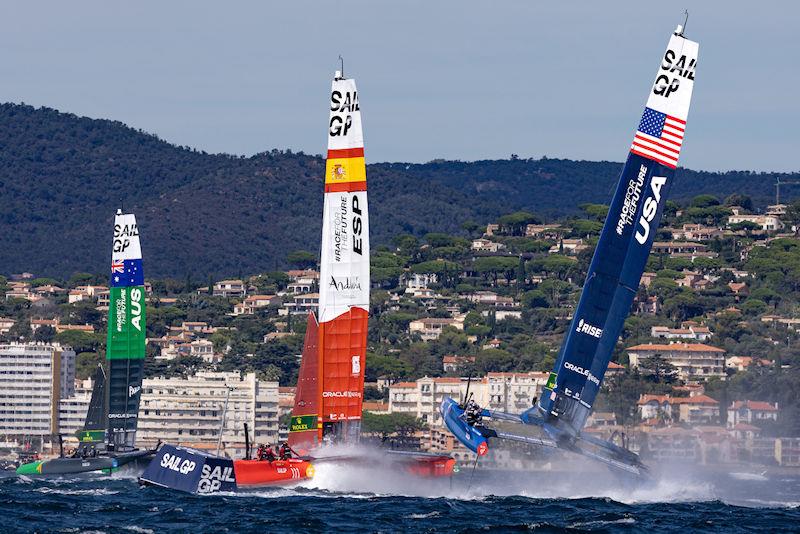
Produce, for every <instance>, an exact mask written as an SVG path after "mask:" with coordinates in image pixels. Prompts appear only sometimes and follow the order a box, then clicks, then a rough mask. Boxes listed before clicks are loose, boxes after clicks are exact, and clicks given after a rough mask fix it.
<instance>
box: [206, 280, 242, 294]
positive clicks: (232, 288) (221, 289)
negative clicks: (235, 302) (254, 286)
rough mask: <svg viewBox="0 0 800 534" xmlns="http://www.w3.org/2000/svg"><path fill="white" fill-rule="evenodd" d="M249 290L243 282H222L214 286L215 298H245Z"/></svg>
mask: <svg viewBox="0 0 800 534" xmlns="http://www.w3.org/2000/svg"><path fill="white" fill-rule="evenodd" d="M245 293H247V288H246V287H245V285H244V282H242V281H241V280H221V281H219V282H217V283H215V284H214V296H215V297H243V296H244V295H245Z"/></svg>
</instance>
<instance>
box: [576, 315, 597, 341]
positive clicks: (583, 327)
mask: <svg viewBox="0 0 800 534" xmlns="http://www.w3.org/2000/svg"><path fill="white" fill-rule="evenodd" d="M575 331H576V332H580V333H581V334H586V335H588V336H592V337H596V338H597V339H600V336H602V335H603V329H602V328H600V327H597V326H593V325H590V324H589V323H587V322H586V321H584V320H583V319H581V320H580V321H578V327H577V328H575Z"/></svg>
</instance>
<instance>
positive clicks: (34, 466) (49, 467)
mask: <svg viewBox="0 0 800 534" xmlns="http://www.w3.org/2000/svg"><path fill="white" fill-rule="evenodd" d="M152 456H153V451H134V452H129V453H122V454H118V455H114V456H101V457H98V458H53V459H52V460H39V461H36V462H29V463H26V464H22V465H21V466H19V467H18V468H17V474H18V475H70V474H78V473H90V472H93V471H108V470H112V469H118V468H120V467H122V466H125V465H128V464H131V463H133V462H137V461H142V462H146V461H148V460H149V459H150V458H152Z"/></svg>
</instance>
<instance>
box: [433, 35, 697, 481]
mask: <svg viewBox="0 0 800 534" xmlns="http://www.w3.org/2000/svg"><path fill="white" fill-rule="evenodd" d="M683 28H684V27H683V26H678V28H677V30H676V31H675V33H674V34H673V35H672V37H671V38H670V40H669V45H668V46H667V51H666V52H665V53H664V56H663V58H662V60H661V64H660V65H659V69H658V73H657V75H656V79H655V82H654V84H653V86H652V89H651V91H650V96H649V98H648V100H647V106H646V107H645V110H644V114H643V115H642V119H641V121H640V122H639V127H638V129H637V131H636V134H635V136H634V139H633V143H632V144H631V147H630V151H629V154H628V159H627V161H626V163H625V166H624V167H623V169H622V175H621V176H620V179H619V183H618V184H617V189H616V192H615V193H614V198H613V200H612V202H611V207H610V209H609V211H608V216H607V218H606V221H605V224H604V226H603V230H602V233H601V235H600V240H599V241H598V243H597V248H596V250H595V253H594V256H593V258H592V262H591V265H590V266H589V271H588V275H587V277H586V282H585V283H584V286H583V292H582V293H581V297H580V301H579V303H578V307H577V308H576V309H575V314H574V316H573V319H572V324H571V326H570V329H569V331H568V333H567V335H566V338H565V339H564V342H563V344H562V347H561V352H560V354H559V357H558V361H557V362H556V365H555V369H554V370H553V372H552V373H550V377H549V379H548V381H547V385H546V386H545V388H544V390H543V392H542V396H541V399H540V400H539V401H538V403H537V404H536V405H534V406H533V407H532V408H530V409H529V410H527V411H525V412H523V413H521V414H509V413H503V412H497V411H493V410H488V409H481V408H479V407H478V406H476V405H475V403H474V402H471V401H469V399H465V402H464V403H463V404H460V403H458V402H457V401H455V400H453V399H451V398H445V399H444V401H443V402H442V405H441V413H442V417H443V419H444V421H445V424H446V425H447V427H448V428H449V429H450V431H451V432H452V433H453V434H454V435H455V436H456V438H458V440H459V441H460V442H461V443H463V444H464V445H465V446H466V447H467V448H468V449H470V450H472V451H473V452H476V453H477V454H478V455H483V454H486V452H487V451H488V449H489V445H488V440H489V439H490V438H496V439H507V440H511V441H517V442H523V443H528V444H531V445H535V446H542V447H552V448H559V449H564V450H567V451H571V452H574V453H577V454H581V455H584V456H588V457H590V458H593V459H596V460H599V461H601V462H604V463H606V464H608V465H610V466H612V467H615V468H618V469H621V470H623V471H627V472H631V473H634V474H639V475H641V474H644V473H646V467H645V466H644V464H643V463H642V462H641V461H640V459H639V457H638V455H636V454H634V453H633V452H631V451H629V450H627V449H626V448H623V447H620V446H618V445H616V444H614V443H611V442H607V441H604V440H601V439H598V438H595V437H593V436H588V435H585V434H583V433H582V432H581V431H582V429H583V427H584V425H585V423H586V419H587V418H588V417H589V414H590V413H591V410H592V405H593V404H594V401H595V398H596V397H597V393H598V392H599V390H600V386H601V384H602V383H603V376H604V375H605V372H606V369H607V368H608V364H609V361H610V360H611V355H612V352H613V350H614V345H615V344H616V342H617V339H618V338H619V335H620V333H621V331H622V327H623V323H624V321H625V318H626V317H627V316H628V312H629V310H630V308H631V304H632V302H633V298H634V296H635V295H636V291H637V289H638V287H639V281H640V279H641V276H642V272H643V271H644V268H645V264H646V263H647V258H648V256H649V254H650V249H651V247H652V244H653V238H654V236H655V233H656V228H657V227H658V223H659V221H660V220H661V214H662V212H663V210H664V204H665V203H666V197H667V195H668V194H669V190H670V188H671V186H672V182H673V180H674V175H675V168H676V166H677V164H678V156H679V154H680V149H681V145H682V143H683V136H684V131H685V129H686V119H687V116H688V113H689V104H690V101H691V97H692V88H693V85H694V75H695V68H696V66H697V52H698V44H697V43H696V42H694V41H690V40H688V39H686V38H685V37H684V35H683ZM495 421H505V422H512V423H519V424H522V425H534V426H537V427H539V428H541V430H542V432H540V433H539V435H538V436H530V435H524V433H520V434H517V433H511V432H506V431H504V430H501V429H500V428H498V427H497V425H495V424H493V423H494V422H495ZM504 427H505V426H504Z"/></svg>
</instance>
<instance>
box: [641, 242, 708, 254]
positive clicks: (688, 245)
mask: <svg viewBox="0 0 800 534" xmlns="http://www.w3.org/2000/svg"><path fill="white" fill-rule="evenodd" d="M707 250H708V245H706V244H704V243H695V242H694V241H656V242H655V243H653V248H652V249H651V254H669V255H672V254H697V253H698V252H706V251H707Z"/></svg>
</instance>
